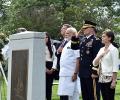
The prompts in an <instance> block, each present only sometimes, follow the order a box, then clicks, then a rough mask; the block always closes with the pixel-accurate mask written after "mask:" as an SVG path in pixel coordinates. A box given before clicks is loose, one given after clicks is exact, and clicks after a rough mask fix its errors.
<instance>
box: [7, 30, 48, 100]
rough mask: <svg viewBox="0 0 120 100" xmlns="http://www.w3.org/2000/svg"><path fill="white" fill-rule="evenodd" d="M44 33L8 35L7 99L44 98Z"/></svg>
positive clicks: (28, 99) (41, 99)
mask: <svg viewBox="0 0 120 100" xmlns="http://www.w3.org/2000/svg"><path fill="white" fill-rule="evenodd" d="M44 38H45V34H44V33H42V32H29V31H26V32H22V33H17V34H14V35H11V36H10V53H9V54H10V58H9V65H8V96H7V100H45V93H46V92H45V84H46V83H45V39H44Z"/></svg>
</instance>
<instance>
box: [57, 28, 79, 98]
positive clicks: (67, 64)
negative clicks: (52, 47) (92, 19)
mask: <svg viewBox="0 0 120 100" xmlns="http://www.w3.org/2000/svg"><path fill="white" fill-rule="evenodd" d="M74 35H77V30H76V29H75V28H72V27H71V28H68V29H67V30H66V33H65V37H66V39H67V41H68V42H67V44H66V45H65V47H64V48H63V50H62V54H61V58H60V73H59V86H58V95H59V96H60V100H79V95H80V93H81V91H80V90H81V89H80V81H79V77H78V71H79V69H78V68H79V57H80V52H79V50H72V49H71V37H72V36H74Z"/></svg>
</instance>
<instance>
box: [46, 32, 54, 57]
mask: <svg viewBox="0 0 120 100" xmlns="http://www.w3.org/2000/svg"><path fill="white" fill-rule="evenodd" d="M46 37H47V38H48V42H47V43H46V46H47V47H48V50H49V52H50V57H51V58H52V55H53V51H52V46H51V40H50V36H49V34H48V33H47V32H46Z"/></svg>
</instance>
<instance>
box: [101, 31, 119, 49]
mask: <svg viewBox="0 0 120 100" xmlns="http://www.w3.org/2000/svg"><path fill="white" fill-rule="evenodd" d="M103 34H106V35H107V36H108V37H109V38H111V40H110V42H111V43H112V44H113V45H114V46H115V47H116V48H119V46H118V44H117V43H115V42H114V39H115V36H114V32H112V31H108V32H103Z"/></svg>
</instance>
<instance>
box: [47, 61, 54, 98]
mask: <svg viewBox="0 0 120 100" xmlns="http://www.w3.org/2000/svg"><path fill="white" fill-rule="evenodd" d="M52 65H53V63H52V62H49V61H47V62H46V67H47V68H48V69H51V68H52ZM52 84H53V74H52V75H49V74H47V73H46V100H52V99H51V98H52Z"/></svg>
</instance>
